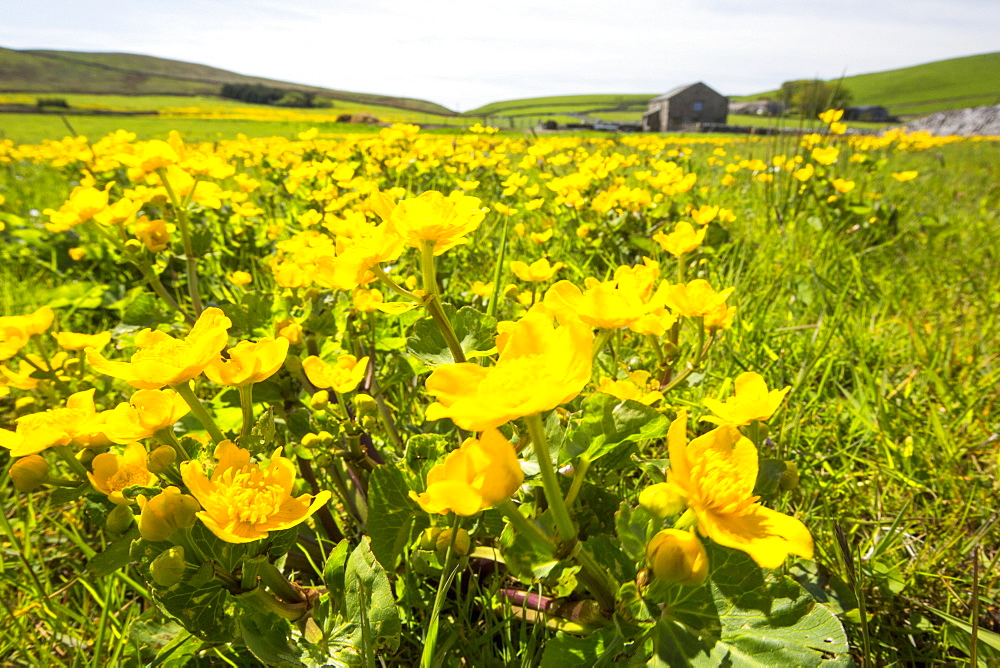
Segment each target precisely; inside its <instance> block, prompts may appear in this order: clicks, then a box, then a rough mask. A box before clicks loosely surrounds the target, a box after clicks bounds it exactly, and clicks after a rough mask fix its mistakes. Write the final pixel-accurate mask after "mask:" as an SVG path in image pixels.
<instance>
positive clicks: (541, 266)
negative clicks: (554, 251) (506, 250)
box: [510, 257, 566, 283]
mask: <svg viewBox="0 0 1000 668" xmlns="http://www.w3.org/2000/svg"><path fill="white" fill-rule="evenodd" d="M565 266H566V265H565V264H563V263H562V262H556V263H555V264H552V265H550V264H549V261H548V259H546V258H544V257H543V258H542V259H540V260H535V261H534V262H532V263H531V264H528V263H527V262H522V261H521V260H514V261H513V262H511V263H510V269H511V271H513V272H514V275H515V276H517V277H518V278H520V279H521V280H522V281H527V282H529V283H540V282H542V281H547V280H549V279H550V278H552V277H553V276H555V274H556V272H557V271H559V270H560V269H562V268H563V267H565Z"/></svg>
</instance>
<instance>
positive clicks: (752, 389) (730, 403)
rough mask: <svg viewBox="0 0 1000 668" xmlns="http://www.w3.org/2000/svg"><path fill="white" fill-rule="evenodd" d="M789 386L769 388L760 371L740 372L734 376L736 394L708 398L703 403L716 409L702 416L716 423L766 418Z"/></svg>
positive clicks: (733, 422) (709, 407)
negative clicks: (724, 397)
mask: <svg viewBox="0 0 1000 668" xmlns="http://www.w3.org/2000/svg"><path fill="white" fill-rule="evenodd" d="M790 389H792V388H790V387H786V388H784V389H782V390H771V391H768V389H767V384H766V383H765V382H764V379H763V378H762V377H761V376H760V374H756V373H754V372H752V371H748V372H746V373H741V374H740V375H739V376H737V377H736V394H735V395H733V396H731V397H729V398H728V399H726V401H725V402H722V401H719V400H718V399H712V398H707V399H705V400H704V403H705V406H706V407H707V408H708V409H709V410H710V411H712V412H713V413H715V415H714V416H712V415H709V416H706V417H703V418H702V419H703V420H705V421H706V422H714V423H715V424H731V425H735V426H737V427H738V426H741V425H745V424H750V423H751V422H753V421H755V420H761V421H763V420H767V419H768V418H770V417H771V416H772V415H773V414H774V411H776V410H777V409H778V407H779V406H780V405H781V402H782V401H784V399H785V395H786V394H788V391H789V390H790Z"/></svg>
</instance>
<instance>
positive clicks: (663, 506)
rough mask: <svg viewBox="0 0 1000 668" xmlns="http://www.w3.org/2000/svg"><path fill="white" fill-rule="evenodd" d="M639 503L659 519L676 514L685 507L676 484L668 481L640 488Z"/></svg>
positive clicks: (685, 504)
mask: <svg viewBox="0 0 1000 668" xmlns="http://www.w3.org/2000/svg"><path fill="white" fill-rule="evenodd" d="M639 505H640V506H642V507H643V508H645V509H646V510H648V511H649V512H650V513H651V514H653V515H655V516H656V517H659V518H660V519H661V520H662V519H663V518H665V517H670V516H671V515H676V514H678V513H680V512H681V511H682V510H684V508H686V507H687V503H686V502H685V500H684V497H683V496H681V494H680V490H679V489H678V488H677V485H674V484H673V483H669V482H661V483H657V484H655V485H651V486H650V487H647V488H646V489H644V490H642V492H640V494H639Z"/></svg>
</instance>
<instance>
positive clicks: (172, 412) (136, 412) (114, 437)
mask: <svg viewBox="0 0 1000 668" xmlns="http://www.w3.org/2000/svg"><path fill="white" fill-rule="evenodd" d="M189 410H190V408H189V407H188V405H187V402H185V401H184V398H183V397H181V395H179V394H177V393H176V392H174V391H173V390H139V391H138V392H135V393H133V394H132V396H131V397H129V400H128V401H127V402H124V403H120V404H118V405H117V406H115V408H113V409H112V410H110V411H108V412H107V417H106V424H105V427H104V433H105V434H107V436H108V438H109V439H111V441H112V442H114V443H131V442H132V441H138V440H140V439H143V438H149V437H150V436H152V435H154V434H155V433H156V432H158V431H160V430H162V429H168V428H170V427H172V426H173V425H174V424H176V422H177V421H178V420H180V419H181V418H182V417H184V416H185V415H187V414H188V411H189Z"/></svg>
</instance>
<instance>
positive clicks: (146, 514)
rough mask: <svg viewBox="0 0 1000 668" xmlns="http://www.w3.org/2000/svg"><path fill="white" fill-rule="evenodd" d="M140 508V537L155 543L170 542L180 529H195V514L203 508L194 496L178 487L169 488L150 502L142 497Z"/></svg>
mask: <svg viewBox="0 0 1000 668" xmlns="http://www.w3.org/2000/svg"><path fill="white" fill-rule="evenodd" d="M139 507H140V508H142V513H141V514H140V515H139V535H140V536H142V537H143V538H144V539H146V540H149V541H154V542H156V541H164V540H168V539H169V538H170V534H172V533H173V532H174V531H177V530H178V529H189V528H191V527H193V526H194V522H195V519H196V518H195V513H197V512H198V510H200V508H201V507H200V506H199V505H198V501H197V500H195V498H194V497H193V496H189V495H188V494H182V493H181V491H180V490H179V489H177V488H176V487H167V488H166V489H164V490H163V491H162V492H160V493H159V494H157V495H156V496H154V497H153V498H152V499H149V500H148V501H147V500H146V497H144V496H140V497H139Z"/></svg>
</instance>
